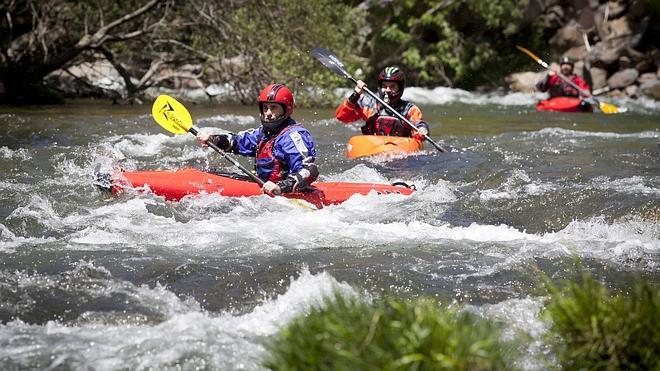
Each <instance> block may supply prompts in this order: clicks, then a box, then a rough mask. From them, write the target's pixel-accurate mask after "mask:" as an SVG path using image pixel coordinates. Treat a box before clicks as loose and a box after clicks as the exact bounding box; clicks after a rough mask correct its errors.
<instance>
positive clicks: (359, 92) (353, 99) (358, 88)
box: [348, 80, 367, 104]
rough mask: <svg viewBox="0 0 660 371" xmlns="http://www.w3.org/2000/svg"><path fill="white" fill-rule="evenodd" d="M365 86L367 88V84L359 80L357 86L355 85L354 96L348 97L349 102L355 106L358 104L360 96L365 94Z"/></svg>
mask: <svg viewBox="0 0 660 371" xmlns="http://www.w3.org/2000/svg"><path fill="white" fill-rule="evenodd" d="M365 86H367V84H366V83H365V82H364V81H362V80H358V82H357V84H355V90H353V94H351V96H350V97H348V101H349V102H351V103H353V104H355V103H357V101H358V99H360V96H361V95H362V93H363V92H364V87H365Z"/></svg>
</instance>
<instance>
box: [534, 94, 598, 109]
mask: <svg viewBox="0 0 660 371" xmlns="http://www.w3.org/2000/svg"><path fill="white" fill-rule="evenodd" d="M536 110H537V111H557V112H592V111H593V107H592V106H591V103H589V102H586V101H584V100H582V99H580V98H575V97H554V98H550V99H547V100H542V101H540V102H539V103H538V104H537V105H536Z"/></svg>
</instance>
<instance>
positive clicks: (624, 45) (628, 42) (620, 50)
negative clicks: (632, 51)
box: [589, 34, 642, 68]
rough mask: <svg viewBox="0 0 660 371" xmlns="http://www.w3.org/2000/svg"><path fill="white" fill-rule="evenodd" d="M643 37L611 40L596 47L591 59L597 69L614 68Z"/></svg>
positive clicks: (592, 51)
mask: <svg viewBox="0 0 660 371" xmlns="http://www.w3.org/2000/svg"><path fill="white" fill-rule="evenodd" d="M641 38H642V35H641V34H640V35H630V36H622V37H617V38H610V39H607V40H604V41H601V42H599V43H598V44H596V45H594V47H593V48H592V49H591V52H590V54H589V59H590V60H591V61H592V64H593V65H594V66H595V67H601V68H608V67H613V66H614V65H615V64H616V63H618V62H619V58H621V56H622V55H624V54H625V53H626V51H627V49H628V48H634V47H636V46H637V45H638V44H639V41H640V40H641Z"/></svg>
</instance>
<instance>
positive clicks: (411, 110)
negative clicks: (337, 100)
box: [335, 67, 429, 141]
mask: <svg viewBox="0 0 660 371" xmlns="http://www.w3.org/2000/svg"><path fill="white" fill-rule="evenodd" d="M365 86H366V84H365V83H364V81H362V80H358V82H357V84H356V85H355V90H354V91H353V93H352V94H351V96H350V97H348V98H347V99H346V100H344V101H343V102H342V103H341V104H340V105H339V107H337V110H336V111H335V117H336V118H337V120H339V121H341V122H343V123H345V124H349V123H352V122H355V121H357V120H360V119H361V120H364V121H365V124H364V126H362V134H364V135H390V136H399V137H413V138H415V139H418V140H420V141H421V140H424V135H427V134H428V133H429V127H428V125H427V124H426V122H424V120H423V118H422V111H421V110H420V109H419V107H417V106H416V105H414V104H413V103H410V102H408V101H406V100H403V99H401V96H402V95H403V90H404V89H405V87H406V77H405V75H404V73H403V71H402V70H401V69H399V68H398V67H385V69H383V70H382V71H381V72H380V74H379V75H378V93H379V95H380V97H381V99H382V100H383V101H385V103H387V104H389V105H390V106H392V108H394V109H395V110H397V112H399V113H400V114H401V115H402V116H403V117H405V118H406V119H408V120H409V121H410V122H411V123H412V124H413V125H414V126H415V127H416V128H417V129H418V131H414V130H413V129H412V128H410V127H409V126H408V125H406V124H405V123H403V122H401V120H400V119H399V118H397V117H396V116H395V115H394V114H393V113H391V112H389V110H387V109H386V108H385V107H381V105H380V104H379V103H378V102H377V101H376V100H375V99H374V98H372V97H370V96H369V95H363V94H362V93H363V89H364V87H365Z"/></svg>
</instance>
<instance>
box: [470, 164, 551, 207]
mask: <svg viewBox="0 0 660 371" xmlns="http://www.w3.org/2000/svg"><path fill="white" fill-rule="evenodd" d="M555 189H556V186H555V185H554V184H552V183H544V182H540V181H532V180H531V178H530V177H529V175H527V173H526V172H525V171H524V170H519V169H514V170H513V171H512V172H511V175H510V176H509V177H507V179H506V181H504V183H502V184H501V185H500V186H499V187H498V188H497V189H484V190H482V191H479V199H480V200H481V201H485V202H487V201H493V200H503V199H518V198H521V197H527V196H538V195H542V194H544V193H548V192H551V191H553V190H555Z"/></svg>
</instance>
